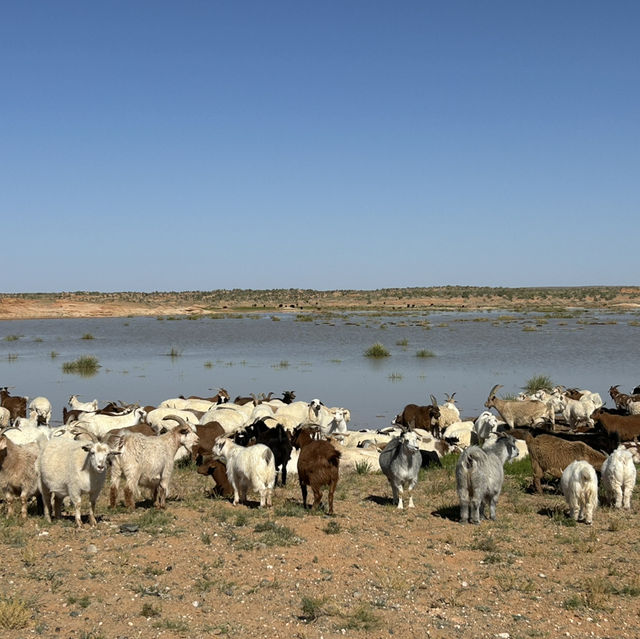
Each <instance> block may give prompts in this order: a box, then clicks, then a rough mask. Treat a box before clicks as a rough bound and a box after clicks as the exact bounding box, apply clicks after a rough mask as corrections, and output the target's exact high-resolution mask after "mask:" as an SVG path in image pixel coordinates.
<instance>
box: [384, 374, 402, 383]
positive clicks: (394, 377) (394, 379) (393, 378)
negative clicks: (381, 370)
mask: <svg viewBox="0 0 640 639" xmlns="http://www.w3.org/2000/svg"><path fill="white" fill-rule="evenodd" d="M387 377H388V378H389V379H390V380H391V381H392V382H400V381H402V373H389V375H388V376H387Z"/></svg>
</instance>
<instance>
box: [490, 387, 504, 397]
mask: <svg viewBox="0 0 640 639" xmlns="http://www.w3.org/2000/svg"><path fill="white" fill-rule="evenodd" d="M499 388H502V384H496V385H495V386H494V387H493V388H492V389H491V390H490V391H489V397H491V396H492V395H495V394H496V391H497V390H498V389H499Z"/></svg>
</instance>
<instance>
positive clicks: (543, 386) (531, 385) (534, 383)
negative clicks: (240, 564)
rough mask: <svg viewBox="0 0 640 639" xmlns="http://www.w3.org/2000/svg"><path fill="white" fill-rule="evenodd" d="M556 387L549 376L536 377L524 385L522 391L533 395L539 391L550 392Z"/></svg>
mask: <svg viewBox="0 0 640 639" xmlns="http://www.w3.org/2000/svg"><path fill="white" fill-rule="evenodd" d="M554 386H555V383H554V382H553V380H552V379H551V378H550V377H549V376H548V375H534V376H533V377H531V378H529V379H528V380H527V381H526V382H525V383H524V386H523V387H522V390H523V391H524V392H525V393H528V394H529V395H531V394H532V393H535V392H537V391H539V390H547V391H550V390H551V389H552V388H553V387H554Z"/></svg>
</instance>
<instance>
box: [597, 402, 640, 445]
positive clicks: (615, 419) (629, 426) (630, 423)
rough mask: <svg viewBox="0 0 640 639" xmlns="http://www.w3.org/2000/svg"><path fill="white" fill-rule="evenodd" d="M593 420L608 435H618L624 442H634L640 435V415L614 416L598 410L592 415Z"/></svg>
mask: <svg viewBox="0 0 640 639" xmlns="http://www.w3.org/2000/svg"><path fill="white" fill-rule="evenodd" d="M591 419H593V420H594V421H595V422H596V426H598V425H599V426H601V427H602V428H604V430H605V431H607V433H609V434H613V433H617V434H618V436H619V437H620V441H622V442H630V441H633V440H635V439H636V438H637V437H638V436H639V435H640V415H613V414H612V413H607V412H606V411H604V410H602V408H598V409H597V410H594V411H593V413H591Z"/></svg>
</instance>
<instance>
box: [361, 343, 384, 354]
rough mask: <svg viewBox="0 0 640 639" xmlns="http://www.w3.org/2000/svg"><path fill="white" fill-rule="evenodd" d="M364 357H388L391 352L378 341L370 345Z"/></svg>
mask: <svg viewBox="0 0 640 639" xmlns="http://www.w3.org/2000/svg"><path fill="white" fill-rule="evenodd" d="M364 355H365V357H389V356H390V355H391V353H390V352H389V351H388V350H387V349H386V348H385V347H384V345H383V344H380V342H376V343H375V344H374V345H373V346H370V347H369V348H368V349H367V350H366V351H365V352H364Z"/></svg>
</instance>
